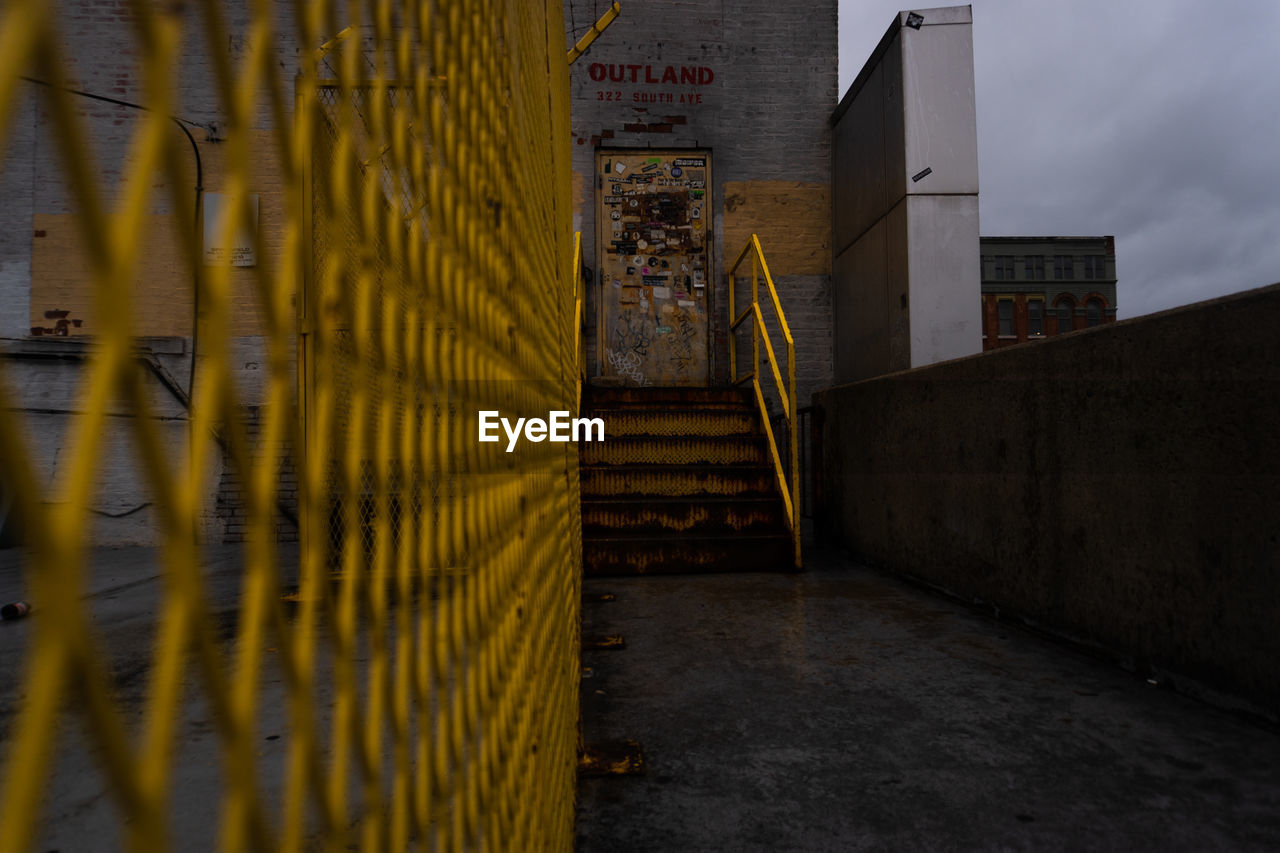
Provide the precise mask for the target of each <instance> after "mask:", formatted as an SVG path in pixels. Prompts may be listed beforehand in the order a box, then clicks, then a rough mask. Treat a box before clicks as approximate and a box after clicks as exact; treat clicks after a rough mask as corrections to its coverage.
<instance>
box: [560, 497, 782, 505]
mask: <svg viewBox="0 0 1280 853" xmlns="http://www.w3.org/2000/svg"><path fill="white" fill-rule="evenodd" d="M582 502H583V503H584V504H588V503H591V504H617V505H626V504H637V503H644V504H655V503H658V504H687V503H703V504H707V503H725V504H742V503H782V498H781V497H779V496H777V495H747V496H745V497H739V496H738V495H658V496H656V497H645V496H642V495H609V496H599V497H597V496H595V495H583V496H582Z"/></svg>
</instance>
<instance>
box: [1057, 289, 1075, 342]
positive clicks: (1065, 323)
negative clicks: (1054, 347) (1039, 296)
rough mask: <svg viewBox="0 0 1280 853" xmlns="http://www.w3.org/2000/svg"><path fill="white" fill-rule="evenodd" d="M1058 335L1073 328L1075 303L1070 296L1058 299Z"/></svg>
mask: <svg viewBox="0 0 1280 853" xmlns="http://www.w3.org/2000/svg"><path fill="white" fill-rule="evenodd" d="M1057 312H1058V334H1060V335H1061V334H1062V333H1063V332H1069V331H1071V330H1072V329H1074V328H1075V315H1076V302H1075V300H1074V299H1072V298H1071V297H1070V296H1063V297H1060V298H1059V299H1058V304H1057Z"/></svg>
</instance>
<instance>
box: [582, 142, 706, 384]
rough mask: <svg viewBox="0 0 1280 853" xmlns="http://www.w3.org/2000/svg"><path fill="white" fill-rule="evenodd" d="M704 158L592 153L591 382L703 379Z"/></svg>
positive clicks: (687, 381)
mask: <svg viewBox="0 0 1280 853" xmlns="http://www.w3.org/2000/svg"><path fill="white" fill-rule="evenodd" d="M710 169H711V158H710V156H709V155H708V154H707V153H706V152H704V151H649V150H645V151H600V152H597V154H596V187H597V189H596V198H597V204H596V223H597V226H596V228H597V241H596V245H597V247H599V249H598V251H599V258H598V262H597V265H596V268H597V269H598V270H599V273H600V274H599V282H600V299H599V300H598V302H597V304H598V305H599V306H600V318H599V320H600V335H599V338H598V340H599V341H600V346H599V360H600V381H601V383H602V384H612V385H657V386H668V385H698V386H705V385H707V384H709V381H708V380H709V378H710V375H711V373H710V359H709V356H708V334H707V317H708V313H709V307H710V306H709V304H708V298H709V297H708V294H707V282H709V281H710V280H711V252H710V245H711V195H710V190H709V189H708V187H710V185H711V180H710Z"/></svg>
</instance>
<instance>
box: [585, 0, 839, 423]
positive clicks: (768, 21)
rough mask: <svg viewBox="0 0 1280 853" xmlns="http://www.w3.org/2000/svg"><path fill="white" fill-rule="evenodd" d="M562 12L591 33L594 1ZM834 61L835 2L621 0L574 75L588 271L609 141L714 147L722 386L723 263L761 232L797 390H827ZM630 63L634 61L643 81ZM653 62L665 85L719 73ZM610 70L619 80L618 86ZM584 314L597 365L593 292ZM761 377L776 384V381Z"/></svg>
mask: <svg viewBox="0 0 1280 853" xmlns="http://www.w3.org/2000/svg"><path fill="white" fill-rule="evenodd" d="M564 8H565V12H564V14H565V23H566V24H567V25H569V26H573V25H574V24H576V25H577V28H578V30H577V32H578V35H581V34H582V33H583V32H584V31H585V29H586V27H587V26H589V24H590V11H589V9H590V6H589V5H587V6H586V7H585V8H586V11H584V4H582V3H577V4H570V3H568V2H566V3H565V7H564ZM600 8H601V9H603V8H604V5H603V4H601V7H600ZM836 58H837V47H836V2H835V0H804V2H802V3H777V2H772V1H771V0H743V1H742V2H739V3H734V4H732V6H731V7H729V6H726V5H725V4H724V3H722V2H719V0H637V2H629V3H623V9H622V15H621V16H620V17H619V18H618V19H617V20H616V21H614V23H613V24H612V25H611V26H610V27H609V29H608V30H607V31H606V32H605V33H604V35H603V36H601V37H600V38H599V39H598V40H597V41H596V43H595V44H594V45H593V46H592V48H591V49H590V50H589V51H588V52H587V53H586V54H585V55H584V56H582V57H581V58H580V59H579V60H578V61H577V63H576V64H575V65H574V66H573V67H572V69H571V71H572V81H571V85H572V105H571V108H572V111H573V133H574V137H575V139H574V142H575V145H574V161H573V168H574V174H575V179H576V186H577V188H578V197H577V199H576V200H575V201H576V211H577V212H576V215H575V217H574V227H575V228H576V229H578V230H580V231H581V232H582V239H583V262H584V263H585V264H586V265H587V266H588V267H591V268H593V269H594V267H595V266H596V245H595V231H596V225H595V193H596V186H595V182H594V173H595V167H594V156H595V153H596V151H597V150H598V149H599V148H701V149H707V150H709V151H710V152H711V158H712V168H711V180H712V187H711V189H712V220H711V228H712V232H713V234H714V242H713V253H712V264H713V273H714V275H713V279H712V280H713V285H712V292H711V302H712V307H711V314H712V318H711V329H710V335H711V340H712V377H713V381H720V382H723V381H726V380H727V378H728V352H729V349H728V321H729V318H728V289H727V288H728V282H727V277H726V272H727V270H726V261H727V262H729V263H732V261H733V260H734V258H735V256H736V255H737V253H738V251H739V250H740V249H741V248H742V244H743V243H745V240H746V237H747V236H748V235H749V234H750V233H751V232H752V231H755V232H757V233H759V236H760V240H761V243H762V245H763V247H764V251H765V257H766V259H767V260H768V261H769V263H770V266H771V271H772V273H773V276H774V280H775V283H776V284H777V286H778V290H779V296H780V298H781V300H782V303H783V310H784V311H785V312H786V314H787V320H788V322H789V324H790V326H791V329H792V332H793V334H794V336H795V338H796V368H797V369H796V373H797V385H798V386H799V396H800V398H801V399H808V397H809V394H810V393H811V392H812V391H815V390H817V389H819V388H823V387H826V386H828V385H830V384H831V311H830V304H831V295H830V283H831V275H830V273H831V268H830V264H831V260H830V258H831V236H830V181H831V172H830V167H831V131H830V128H829V127H828V124H827V116H828V115H829V114H830V108H831V104H832V103H833V102H834V101H835V100H836V98H837V96H838V88H837V86H838V82H837V76H836ZM628 66H636V67H637V70H638V73H637V74H636V79H635V81H633V80H632V75H631V71H630V69H629V68H628ZM646 66H647V67H648V68H650V69H651V73H652V76H653V77H654V79H658V80H660V79H661V78H662V76H663V72H664V69H665V68H666V67H667V66H672V67H674V68H676V69H677V71H678V70H679V69H681V68H684V67H691V68H698V69H707V70H708V71H709V72H710V75H711V78H712V79H711V80H710V82H708V83H698V84H696V85H675V84H663V83H660V82H659V83H646V82H645V78H646V72H645V70H644V68H645V67H646ZM611 72H612V76H622V77H623V79H622V80H621V81H618V82H614V81H613V80H612V79H611ZM596 77H602V79H595V78H596ZM702 77H703V79H705V77H706V75H705V73H704V74H703V75H702ZM587 318H588V323H587V326H588V328H587V347H588V359H587V360H588V364H589V365H590V372H591V373H595V364H596V359H597V356H596V346H595V341H596V319H595V318H596V304H595V300H594V292H593V289H592V288H588V311H587ZM774 340H775V342H776V343H777V344H778V345H779V346H781V339H780V338H777V337H776V336H775V338H774ZM780 357H781V354H780ZM784 375H785V371H784ZM765 385H766V388H765V390H766V392H771V391H772V389H771V387H770V386H771V385H772V380H768V381H767V382H766V383H765Z"/></svg>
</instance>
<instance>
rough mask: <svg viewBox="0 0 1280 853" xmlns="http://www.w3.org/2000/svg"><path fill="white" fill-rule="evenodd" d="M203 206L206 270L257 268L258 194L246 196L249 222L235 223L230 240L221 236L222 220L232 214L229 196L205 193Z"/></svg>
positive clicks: (222, 230)
mask: <svg viewBox="0 0 1280 853" xmlns="http://www.w3.org/2000/svg"><path fill="white" fill-rule="evenodd" d="M203 206H204V263H205V266H211V267H216V266H233V267H252V266H257V264H258V250H257V237H258V194H257V193H250V194H249V209H250V216H249V221H247V222H245V221H241V222H240V223H238V225H237V227H236V229H235V233H234V234H231V235H230V236H229V238H228V237H226V236H224V233H223V232H224V229H223V224H224V217H226V216H229V215H231V213H232V205H231V196H229V195H227V194H226V193H205V194H204V198H203ZM228 239H229V242H228Z"/></svg>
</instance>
